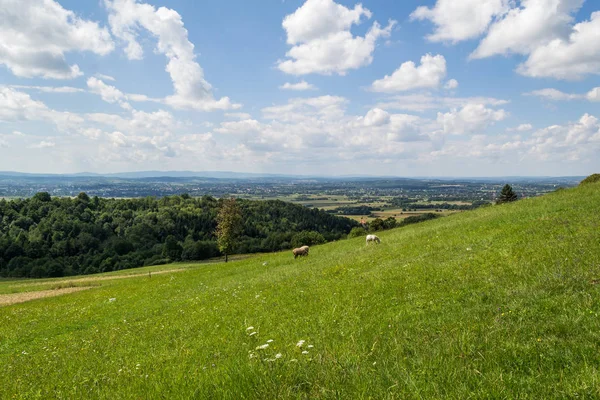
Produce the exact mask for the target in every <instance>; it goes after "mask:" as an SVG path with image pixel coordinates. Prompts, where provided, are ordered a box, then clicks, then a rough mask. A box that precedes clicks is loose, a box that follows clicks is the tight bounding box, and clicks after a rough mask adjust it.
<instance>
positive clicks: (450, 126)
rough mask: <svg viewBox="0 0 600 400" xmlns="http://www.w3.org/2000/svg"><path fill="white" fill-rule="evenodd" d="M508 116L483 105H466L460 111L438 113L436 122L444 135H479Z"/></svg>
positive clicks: (503, 112)
mask: <svg viewBox="0 0 600 400" xmlns="http://www.w3.org/2000/svg"><path fill="white" fill-rule="evenodd" d="M507 116H508V113H507V112H506V111H504V110H494V109H490V108H486V107H485V106H484V105H483V104H467V105H466V106H464V107H463V108H462V109H460V110H457V109H454V110H452V111H450V112H447V113H438V115H437V121H438V123H439V124H440V125H441V126H442V129H443V131H444V133H446V134H456V135H462V134H465V133H481V132H480V131H482V130H484V129H485V128H487V127H488V126H489V125H491V124H494V123H495V122H498V121H502V120H503V119H505V118H506V117H507Z"/></svg>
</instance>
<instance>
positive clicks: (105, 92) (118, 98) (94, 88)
mask: <svg viewBox="0 0 600 400" xmlns="http://www.w3.org/2000/svg"><path fill="white" fill-rule="evenodd" d="M87 85H88V88H89V89H90V91H91V92H92V93H95V94H97V95H99V96H100V97H102V100H104V101H106V102H107V103H118V104H119V105H120V106H121V107H123V108H124V109H126V110H130V109H131V105H130V104H129V103H127V102H126V101H125V100H126V99H127V97H126V96H125V94H124V93H123V92H121V91H120V90H119V89H117V88H116V87H114V86H110V85H107V84H106V83H104V82H102V81H101V80H100V79H97V78H94V77H91V78H89V79H88V80H87Z"/></svg>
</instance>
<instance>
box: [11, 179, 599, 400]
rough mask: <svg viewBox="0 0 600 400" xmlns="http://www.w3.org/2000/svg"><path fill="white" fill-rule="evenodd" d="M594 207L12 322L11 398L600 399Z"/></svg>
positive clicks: (487, 217)
mask: <svg viewBox="0 0 600 400" xmlns="http://www.w3.org/2000/svg"><path fill="white" fill-rule="evenodd" d="M598 204H600V185H598V184H591V185H587V186H585V187H584V186H582V187H579V188H576V189H572V190H563V191H561V192H557V193H552V194H549V195H546V196H544V197H542V198H536V199H527V200H522V201H519V202H517V203H512V204H506V205H502V206H494V207H488V208H483V209H479V210H476V211H472V212H465V213H461V214H456V215H453V216H450V217H446V218H443V219H440V220H435V221H428V222H425V223H422V224H419V225H413V226H409V227H405V228H401V229H396V230H392V231H387V232H383V233H381V234H380V235H379V236H380V237H381V239H382V243H381V245H378V246H376V245H371V246H366V245H365V243H364V238H357V239H351V240H345V241H339V242H336V243H330V244H326V245H323V246H318V247H314V248H311V252H310V256H309V257H307V258H302V259H297V260H294V258H293V256H292V255H291V253H290V252H284V253H278V254H272V255H259V256H256V257H253V258H249V259H245V260H241V261H236V262H231V263H227V264H205V265H200V266H197V267H192V266H190V268H189V269H188V270H186V271H183V272H178V273H166V274H162V275H155V276H151V277H139V278H135V279H117V280H110V281H102V285H101V286H99V287H97V288H93V289H91V290H87V291H83V292H78V293H75V294H70V295H65V296H60V297H54V298H48V299H42V300H36V301H32V302H28V303H22V304H16V305H12V306H7V307H2V308H0V365H1V366H2V367H1V368H0V397H2V398H27V399H30V398H43V399H46V398H68V399H71V398H101V399H116V398H124V399H128V398H135V399H139V398H168V399H173V398H175V399H177V398H200V399H202V398H227V399H269V398H344V399H345V398H352V399H368V398H372V399H413V398H414V399H421V398H455V399H466V398H531V399H542V398H575V397H577V398H597V397H600V389H599V388H600V381H599V378H600V375H599V371H598V368H599V366H600V348H599V345H600V318H599V314H600V296H599V294H600V293H599V287H598V286H599V285H598V283H600V213H599V212H598V211H599V210H598ZM265 263H266V265H265ZM6 284H8V283H5V282H2V283H0V286H1V285H6ZM300 341H304V342H303V343H302V342H300ZM267 344H268V346H264V345H267Z"/></svg>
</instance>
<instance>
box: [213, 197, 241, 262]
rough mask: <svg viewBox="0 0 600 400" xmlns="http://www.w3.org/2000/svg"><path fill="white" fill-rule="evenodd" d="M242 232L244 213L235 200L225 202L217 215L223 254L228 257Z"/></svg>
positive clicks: (220, 246) (218, 236) (218, 232)
mask: <svg viewBox="0 0 600 400" xmlns="http://www.w3.org/2000/svg"><path fill="white" fill-rule="evenodd" d="M241 230H242V212H241V211H240V208H239V206H238V205H237V203H236V202H235V199H234V198H231V199H229V200H224V201H223V203H222V204H221V207H220V208H219V213H218V214H217V231H216V234H217V243H218V245H219V250H220V251H221V253H223V254H225V262H227V256H228V255H229V254H230V253H231V251H232V249H233V248H234V246H235V239H236V238H237V237H238V236H239V234H240V232H241Z"/></svg>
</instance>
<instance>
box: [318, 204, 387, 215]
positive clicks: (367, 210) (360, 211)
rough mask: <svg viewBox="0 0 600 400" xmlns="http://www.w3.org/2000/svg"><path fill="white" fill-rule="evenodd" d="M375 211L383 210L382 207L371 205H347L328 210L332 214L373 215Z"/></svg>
mask: <svg viewBox="0 0 600 400" xmlns="http://www.w3.org/2000/svg"><path fill="white" fill-rule="evenodd" d="M373 211H381V208H377V207H369V206H346V207H337V208H335V209H333V210H328V211H327V212H328V213H330V214H341V215H367V216H368V215H371V213H372V212H373Z"/></svg>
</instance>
